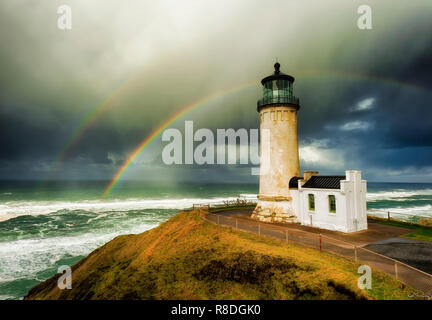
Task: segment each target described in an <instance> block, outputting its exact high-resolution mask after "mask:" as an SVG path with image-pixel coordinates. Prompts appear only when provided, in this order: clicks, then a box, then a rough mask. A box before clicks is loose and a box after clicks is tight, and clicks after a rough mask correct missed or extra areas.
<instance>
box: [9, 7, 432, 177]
mask: <svg viewBox="0 0 432 320" xmlns="http://www.w3.org/2000/svg"><path fill="white" fill-rule="evenodd" d="M61 4H69V5H70V6H71V8H72V30H67V31H62V30H59V29H58V27H57V19H58V17H59V15H58V14H57V8H58V6H59V5H61ZM361 4H364V2H363V1H347V0H340V1H318V0H316V1H289V0H281V1H273V0H269V1H258V0H256V1H255V0H247V1H242V0H236V1H232V0H231V1H225V0H218V1H210V0H206V1H203V0H200V1H190V0H181V1H179V0H175V1H145V0H137V1H133V0H128V1H123V2H122V1H117V0H112V1H111V0H91V1H90V0H81V1H80V0H74V1H68V0H63V1H46V0H45V1H43V0H39V1H34V0H28V1H24V0H3V1H1V2H0V37H1V43H2V46H1V50H0V70H1V72H0V179H43V178H44V177H47V176H48V177H49V178H51V179H101V180H109V179H110V178H111V177H112V176H113V175H114V174H115V172H116V171H117V169H118V168H119V166H120V165H121V164H122V162H123V161H124V159H125V158H126V157H127V155H128V154H129V153H130V152H131V151H132V150H133V149H134V148H135V147H136V146H137V145H138V144H139V143H140V142H141V141H142V140H143V139H144V138H145V137H146V136H147V135H148V134H149V133H150V132H152V131H153V130H154V129H155V128H156V127H158V125H159V124H160V123H162V122H163V121H164V120H165V119H166V118H168V117H169V116H170V115H171V114H173V113H175V112H176V111H178V110H180V109H181V108H182V107H184V106H186V105H188V104H191V103H194V102H196V101H199V100H200V99H203V98H205V97H207V96H209V95H212V94H214V93H215V92H219V91H225V90H226V89H229V88H234V87H242V89H240V90H237V91H235V92H234V93H231V94H225V95H221V96H218V98H216V99H213V100H211V101H209V102H208V103H205V104H203V105H202V106H201V107H200V108H197V109H196V110H195V111H193V112H190V113H189V114H187V115H186V116H185V117H183V118H180V119H179V120H178V121H176V122H175V123H174V124H173V125H172V126H171V127H177V128H182V127H183V126H184V120H193V121H194V126H195V128H196V129H198V128H210V129H216V128H234V129H238V128H246V129H250V128H258V125H259V123H258V113H257V111H256V101H257V100H258V99H259V98H260V96H261V94H262V93H261V84H260V80H261V79H262V78H263V77H265V76H267V75H269V74H270V73H272V72H273V64H274V62H275V58H276V57H277V59H278V61H279V62H280V63H281V70H282V71H283V72H285V73H288V74H291V75H293V76H294V77H295V78H296V81H295V83H294V94H295V95H296V96H298V97H299V98H300V101H301V109H300V111H299V141H300V158H301V168H302V170H304V169H316V170H319V171H320V172H321V173H322V174H342V173H343V171H344V170H345V169H360V170H362V171H363V174H364V176H365V177H366V178H367V179H368V180H370V181H408V182H432V129H431V128H432V80H431V74H432V19H431V16H432V2H431V1H430V0H424V1H421V0H413V1H402V0H398V1H395V0H391V1H383V0H380V1H368V2H367V4H369V5H370V6H371V7H372V19H373V20H372V23H373V29H372V30H360V29H359V28H358V27H357V18H358V16H359V15H358V14H357V8H358V6H359V5H361ZM246 84H250V85H246ZM119 88H121V90H119ZM115 92H120V93H118V94H115ZM110 97H111V100H110V101H111V104H110V105H109V108H107V109H106V112H104V113H103V114H101V116H100V117H98V118H97V119H96V121H95V122H94V123H93V124H92V126H91V127H90V128H89V129H88V130H87V131H86V132H85V134H84V135H83V136H82V137H81V139H79V140H78V141H77V142H76V144H75V145H74V147H73V148H71V149H70V150H69V151H68V153H67V156H66V157H64V159H62V163H61V164H59V165H57V166H54V167H55V168H56V170H54V171H52V170H51V169H52V168H53V165H52V164H53V161H54V160H55V159H56V157H57V155H58V154H59V152H60V151H61V150H62V149H63V148H64V146H65V145H66V144H67V143H68V141H70V139H71V136H72V134H73V132H74V130H75V129H76V127H77V126H78V125H79V124H80V123H81V122H82V121H83V119H84V118H85V117H86V116H87V115H88V113H89V112H91V111H92V110H94V108H95V107H97V106H98V105H101V104H102V103H103V102H104V101H106V100H107V99H108V98H110ZM164 145H165V144H164V143H162V141H161V139H160V137H158V138H157V139H155V140H154V141H153V142H152V143H151V145H150V146H149V147H148V148H147V149H146V150H145V151H144V152H143V153H142V154H141V155H140V156H139V157H138V159H137V161H135V163H134V164H133V165H132V166H131V167H130V168H129V169H128V171H127V172H126V173H125V175H124V177H123V179H126V180H127V179H142V180H162V181H163V180H166V181H184V180H187V181H201V180H203V179H204V180H208V181H230V182H256V181H257V177H251V175H250V170H249V168H245V167H241V166H232V165H231V166H205V167H200V166H196V165H189V166H188V165H176V166H166V165H164V164H163V163H162V161H161V150H162V148H163V146H164ZM50 170H51V171H50Z"/></svg>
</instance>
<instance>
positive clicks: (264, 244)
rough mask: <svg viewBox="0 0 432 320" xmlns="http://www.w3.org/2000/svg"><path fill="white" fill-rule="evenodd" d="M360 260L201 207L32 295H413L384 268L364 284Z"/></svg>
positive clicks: (115, 245) (115, 243)
mask: <svg viewBox="0 0 432 320" xmlns="http://www.w3.org/2000/svg"><path fill="white" fill-rule="evenodd" d="M359 265H360V263H358V262H354V261H350V260H348V259H344V258H342V257H339V256H336V255H333V254H330V253H326V252H322V253H321V252H320V251H318V250H314V249H310V248H305V247H302V246H298V245H294V244H287V243H285V242H284V241H280V240H277V239H272V238H267V237H259V236H258V235H255V234H252V233H247V232H243V231H236V230H232V229H229V228H224V227H221V226H217V225H214V224H212V223H209V222H206V221H204V219H203V213H201V212H200V211H198V210H197V211H190V212H183V213H180V214H178V215H176V216H174V217H173V218H171V219H170V220H168V221H166V222H165V223H163V224H161V225H160V226H158V227H156V228H154V229H151V230H149V231H146V232H144V233H141V234H136V235H124V236H119V237H117V238H115V239H114V240H112V241H110V242H108V243H107V244H105V245H104V246H102V247H100V248H98V249H96V250H95V251H93V252H92V253H91V254H90V255H89V256H87V257H86V258H84V259H83V260H81V261H80V262H78V263H77V264H75V265H74V266H73V267H72V270H73V287H72V289H71V290H59V288H58V286H57V279H58V275H57V276H54V277H53V278H50V279H48V280H47V281H45V282H43V283H41V284H39V285H38V286H36V287H34V288H33V289H32V290H31V291H30V293H29V295H28V296H27V297H26V298H27V299H102V300H104V299H171V300H172V299H409V296H408V295H409V293H410V292H411V291H412V288H410V287H408V286H405V285H403V284H401V283H400V282H398V281H397V280H395V279H394V278H392V277H390V276H389V275H387V274H384V273H383V272H380V271H379V270H375V269H374V271H373V273H372V277H373V280H372V283H373V286H372V289H371V290H361V289H359V288H358V286H357V281H358V278H359V274H358V273H357V270H358V267H359Z"/></svg>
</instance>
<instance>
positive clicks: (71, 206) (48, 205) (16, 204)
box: [0, 194, 256, 221]
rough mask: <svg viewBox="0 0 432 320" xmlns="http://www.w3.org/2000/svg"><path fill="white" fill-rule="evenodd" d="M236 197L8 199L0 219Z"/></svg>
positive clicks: (169, 206) (187, 205)
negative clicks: (67, 211) (65, 211)
mask: <svg viewBox="0 0 432 320" xmlns="http://www.w3.org/2000/svg"><path fill="white" fill-rule="evenodd" d="M240 198H244V199H247V200H254V199H256V195H253V194H243V195H240ZM236 199H237V197H226V198H222V197H218V198H206V199H203V198H182V199H125V200H88V201H76V202H74V201H69V202H68V201H9V202H4V203H2V204H0V221H5V220H9V219H12V218H15V217H18V216H23V215H33V216H35V215H43V214H49V213H52V212H58V211H60V210H64V209H67V210H86V211H92V212H96V213H99V212H107V211H129V210H144V209H180V210H181V209H186V208H190V207H192V206H193V205H194V204H223V203H224V201H234V200H236Z"/></svg>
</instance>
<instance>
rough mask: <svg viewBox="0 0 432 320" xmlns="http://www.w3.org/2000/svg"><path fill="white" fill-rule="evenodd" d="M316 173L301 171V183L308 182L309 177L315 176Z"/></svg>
mask: <svg viewBox="0 0 432 320" xmlns="http://www.w3.org/2000/svg"><path fill="white" fill-rule="evenodd" d="M318 173H319V172H318V171H311V170H307V171H303V181H304V182H306V181H308V180H309V179H310V178H311V177H313V176H317V175H318Z"/></svg>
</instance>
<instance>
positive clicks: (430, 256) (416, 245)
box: [365, 238, 432, 274]
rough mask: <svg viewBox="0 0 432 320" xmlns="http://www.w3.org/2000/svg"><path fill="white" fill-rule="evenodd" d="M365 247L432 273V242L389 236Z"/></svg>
mask: <svg viewBox="0 0 432 320" xmlns="http://www.w3.org/2000/svg"><path fill="white" fill-rule="evenodd" d="M365 248H366V249H369V250H371V251H374V252H378V253H380V254H383V255H385V256H387V257H390V258H393V259H395V260H398V261H402V262H404V263H406V264H408V265H410V266H413V267H414V268H417V269H420V270H422V271H425V272H427V273H430V274H432V242H426V241H416V240H410V239H404V238H389V239H385V240H382V241H378V242H375V243H371V244H369V245H367V246H366V247H365Z"/></svg>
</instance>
